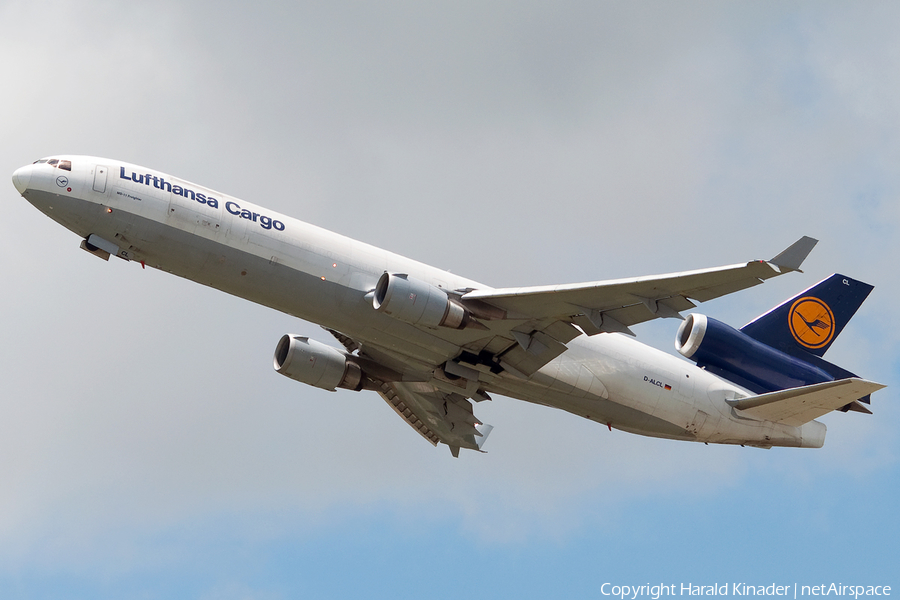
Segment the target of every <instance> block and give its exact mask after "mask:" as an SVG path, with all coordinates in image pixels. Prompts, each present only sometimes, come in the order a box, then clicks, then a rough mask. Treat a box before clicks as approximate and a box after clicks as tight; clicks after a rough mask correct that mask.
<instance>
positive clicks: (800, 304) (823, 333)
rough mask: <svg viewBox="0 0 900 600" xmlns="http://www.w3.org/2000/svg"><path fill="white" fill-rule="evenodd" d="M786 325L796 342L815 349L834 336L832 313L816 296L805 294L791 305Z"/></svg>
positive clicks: (825, 343)
mask: <svg viewBox="0 0 900 600" xmlns="http://www.w3.org/2000/svg"><path fill="white" fill-rule="evenodd" d="M788 326H789V327H790V328H791V335H793V336H794V339H795V340H797V343H799V344H800V345H801V346H805V347H807V348H811V349H813V350H815V349H816V348H821V347H823V346H826V345H828V342H830V341H831V339H832V338H833V337H834V313H832V312H831V308H829V307H828V305H827V304H825V303H824V302H822V301H821V300H819V299H818V298H814V297H812V296H806V297H805V298H800V299H799V300H797V301H796V302H794V304H793V305H792V306H791V310H790V312H789V313H788Z"/></svg>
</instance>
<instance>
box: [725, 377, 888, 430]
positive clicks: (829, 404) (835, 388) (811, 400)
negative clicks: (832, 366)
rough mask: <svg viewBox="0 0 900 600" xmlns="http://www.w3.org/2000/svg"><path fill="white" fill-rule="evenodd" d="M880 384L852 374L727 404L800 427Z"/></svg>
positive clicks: (879, 386)
mask: <svg viewBox="0 0 900 600" xmlns="http://www.w3.org/2000/svg"><path fill="white" fill-rule="evenodd" d="M884 387H886V386H884V385H882V384H880V383H875V382H874V381H866V380H865V379H859V378H856V377H852V378H849V379H839V380H837V381H827V382H825V383H816V384H814V385H807V386H803V387H799V388H792V389H789V390H782V391H780V392H771V393H768V394H762V395H759V396H753V397H752V398H745V399H743V400H737V401H733V402H729V404H731V405H732V406H733V407H734V408H736V409H738V410H740V411H741V412H743V413H746V414H748V415H750V416H751V417H754V418H757V419H762V420H764V421H774V422H776V423H784V424H785V425H791V426H793V427H800V426H801V425H803V424H804V423H808V422H809V421H812V420H813V419H817V418H819V417H821V416H822V415H825V414H827V413H829V412H831V411H833V410H838V409H840V408H842V407H844V406H847V405H848V404H852V403H853V402H855V401H856V399H857V398H862V397H863V396H867V395H868V394H871V393H873V392H876V391H878V390H880V389H882V388H884Z"/></svg>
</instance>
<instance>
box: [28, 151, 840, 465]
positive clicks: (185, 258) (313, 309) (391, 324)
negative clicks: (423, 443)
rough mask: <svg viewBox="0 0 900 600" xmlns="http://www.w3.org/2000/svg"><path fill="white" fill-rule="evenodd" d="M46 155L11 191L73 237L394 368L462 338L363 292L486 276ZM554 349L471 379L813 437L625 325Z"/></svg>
mask: <svg viewBox="0 0 900 600" xmlns="http://www.w3.org/2000/svg"><path fill="white" fill-rule="evenodd" d="M57 158H64V159H66V160H69V161H71V170H70V171H66V170H62V169H59V168H57V167H54V166H52V165H49V164H47V163H41V164H34V165H29V166H27V167H23V168H21V169H19V170H18V171H16V173H15V175H14V177H13V180H14V183H15V185H16V187H17V189H19V191H20V192H21V193H22V195H23V196H24V197H25V198H26V199H27V200H28V201H29V202H31V203H32V204H33V205H34V206H35V207H37V208H38V209H39V210H41V211H42V212H43V213H45V214H46V215H48V216H49V217H51V218H52V219H54V220H55V221H57V222H59V223H60V224H62V225H63V226H65V227H67V228H68V229H70V230H72V231H74V232H75V233H77V234H78V235H80V236H82V237H85V238H86V237H88V236H89V235H91V234H93V235H96V236H99V237H100V238H102V239H103V240H106V241H108V242H111V243H112V244H114V245H115V248H114V249H113V251H114V252H115V253H116V254H117V255H118V256H119V257H120V258H124V259H127V260H134V261H140V262H142V263H144V264H146V265H147V266H151V267H154V268H157V269H161V270H164V271H168V272H171V273H174V274H176V275H179V276H181V277H185V278H187V279H191V280H193V281H196V282H198V283H202V284H204V285H208V286H212V287H215V288H217V289H220V290H222V291H225V292H227V293H229V294H233V295H235V296H239V297H242V298H246V299H248V300H251V301H253V302H257V303H259V304H263V305H265V306H269V307H271V308H274V309H276V310H279V311H282V312H284V313H287V314H290V315H293V316H296V317H299V318H302V319H305V320H308V321H312V322H315V323H318V324H320V325H323V326H325V327H327V328H329V329H333V330H335V331H339V332H341V333H343V334H345V335H347V336H349V337H351V338H353V339H354V340H357V341H359V342H360V343H362V344H363V345H365V344H372V345H374V346H377V347H378V348H380V349H382V351H381V354H380V356H379V361H380V362H382V363H384V364H385V366H387V367H389V368H391V369H393V370H394V371H397V372H399V373H412V372H423V371H424V372H427V371H430V370H434V368H435V366H436V365H440V364H442V363H444V362H445V361H447V360H451V359H453V358H455V357H456V356H457V355H458V354H459V352H460V348H461V347H462V346H463V345H464V344H466V343H467V342H468V341H469V340H470V339H471V337H472V336H473V335H474V334H473V333H472V332H470V331H467V330H462V331H453V332H449V333H448V332H442V336H440V337H438V336H437V335H432V334H431V333H429V332H428V330H425V329H422V328H418V327H415V326H413V325H409V324H406V323H404V322H402V321H398V320H396V319H394V318H392V317H390V316H388V315H385V314H383V313H381V312H378V311H376V310H374V309H373V306H372V302H371V300H370V299H367V298H366V295H367V294H369V293H370V292H371V291H372V290H373V289H374V288H375V284H376V282H377V281H378V278H379V277H380V276H381V275H382V273H384V272H385V271H388V272H402V273H407V274H409V275H410V276H413V277H415V278H417V279H420V280H422V281H425V282H428V283H430V284H432V285H435V286H439V287H442V288H444V289H448V290H457V289H482V290H483V289H489V288H488V286H485V285H482V284H480V283H477V282H475V281H471V280H469V279H465V278H463V277H459V276H457V275H454V274H451V273H448V272H446V271H442V270H439V269H436V268H433V267H430V266H428V265H425V264H423V263H420V262H417V261H414V260H411V259H408V258H405V257H403V256H399V255H397V254H394V253H391V252H388V251H385V250H381V249H379V248H375V247H373V246H371V245H368V244H365V243H362V242H358V241H356V240H352V239H349V238H347V237H344V236H341V235H338V234H335V233H332V232H330V231H326V230H324V229H321V228H319V227H316V226H313V225H310V224H308V223H304V222H302V221H299V220H297V219H293V218H291V217H288V216H285V215H281V214H278V213H275V212H274V211H271V210H268V209H265V208H262V207H260V206H258V205H255V204H251V203H250V202H246V201H244V200H238V199H236V198H232V197H230V196H227V195H225V194H220V193H218V192H215V191H213V190H210V189H207V188H205V187H202V186H199V185H195V184H193V183H190V182H186V181H183V180H180V179H177V178H175V177H172V176H169V175H166V174H163V173H159V172H157V171H153V170H151V169H146V168H144V167H139V166H136V165H131V164H128V163H123V162H121V161H115V160H109V159H102V158H95V157H86V156H66V157H57ZM60 178H64V180H63V179H60ZM567 346H568V350H567V351H566V352H564V353H563V354H561V355H560V356H559V357H557V358H556V359H555V360H553V361H552V362H550V363H548V364H547V365H545V366H544V367H542V368H541V369H540V370H539V371H538V372H537V373H535V374H534V375H533V376H532V377H530V378H528V379H522V378H518V377H510V376H504V375H505V374H504V375H496V374H491V373H484V374H482V377H483V380H482V381H481V382H480V385H481V386H482V387H483V389H485V390H486V391H492V392H496V393H499V394H503V395H507V396H511V397H514V398H518V399H521V400H525V401H528V402H533V403H537V404H542V405H546V406H552V407H556V408H561V409H563V410H566V411H568V412H571V413H573V414H577V415H581V416H583V417H586V418H588V419H591V420H593V421H597V422H599V423H603V424H605V425H609V426H610V427H615V428H617V429H621V430H624V431H629V432H633V433H639V434H642V435H649V436H655V437H665V438H672V439H683V440H691V441H702V442H715V443H728V444H747V445H753V446H764V447H768V446H802V447H820V446H821V445H822V444H823V442H824V437H825V426H824V425H823V424H821V423H818V422H815V421H813V422H810V423H807V424H806V425H804V426H802V427H791V426H787V425H784V424H779V423H772V422H768V421H760V420H756V419H751V418H746V417H742V416H741V415H740V414H738V411H735V410H734V409H732V407H731V405H730V404H729V403H728V402H727V401H728V400H733V399H736V398H744V397H748V396H752V395H753V394H752V393H751V392H749V391H747V390H745V389H743V388H741V387H738V386H736V385H734V384H732V383H730V382H728V381H725V380H723V379H721V378H719V377H717V376H715V375H713V374H711V373H708V372H707V371H705V370H703V369H700V368H697V367H696V366H695V365H693V364H691V363H688V362H686V361H684V360H681V359H679V358H677V357H675V356H672V355H669V354H667V353H665V352H661V351H659V350H656V349H654V348H650V347H648V346H646V345H644V344H641V343H639V342H637V341H635V340H634V339H632V338H630V337H628V336H624V335H621V334H617V333H604V334H599V335H595V336H591V337H588V336H586V335H581V336H579V337H577V338H575V339H573V340H572V341H570V342H569V343H568V344H567Z"/></svg>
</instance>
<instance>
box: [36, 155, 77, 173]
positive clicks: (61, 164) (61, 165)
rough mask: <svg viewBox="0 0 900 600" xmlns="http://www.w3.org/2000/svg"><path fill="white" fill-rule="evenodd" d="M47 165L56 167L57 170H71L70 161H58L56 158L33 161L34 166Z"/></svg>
mask: <svg viewBox="0 0 900 600" xmlns="http://www.w3.org/2000/svg"><path fill="white" fill-rule="evenodd" d="M44 163H47V164H48V165H50V166H53V167H56V168H58V169H65V170H66V171H71V170H72V161H71V160H60V159H58V158H42V159H41V160H36V161H34V163H32V164H35V165H40V164H44Z"/></svg>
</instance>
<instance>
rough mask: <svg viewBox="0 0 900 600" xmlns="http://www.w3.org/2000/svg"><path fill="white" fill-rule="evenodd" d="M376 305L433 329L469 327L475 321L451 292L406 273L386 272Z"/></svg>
mask: <svg viewBox="0 0 900 600" xmlns="http://www.w3.org/2000/svg"><path fill="white" fill-rule="evenodd" d="M372 306H374V307H375V310H377V311H380V312H383V313H385V314H388V315H391V316H392V317H394V318H395V319H399V320H401V321H405V322H407V323H410V324H412V325H422V326H423V327H430V328H432V329H437V328H438V327H449V328H450V329H465V328H466V327H467V326H468V325H470V324H472V323H473V321H472V319H471V315H470V314H469V311H468V310H467V309H465V308H464V307H463V306H462V305H461V304H459V303H458V302H455V301H453V300H451V299H450V296H449V295H448V294H447V292H445V291H444V290H442V289H441V288H439V287H435V286H433V285H431V284H430V283H425V282H424V281H419V280H418V279H414V278H412V277H410V276H409V275H406V274H405V273H387V272H385V273H384V274H382V275H381V277H380V278H379V279H378V283H377V284H376V286H375V292H374V294H373V296H372Z"/></svg>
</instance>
